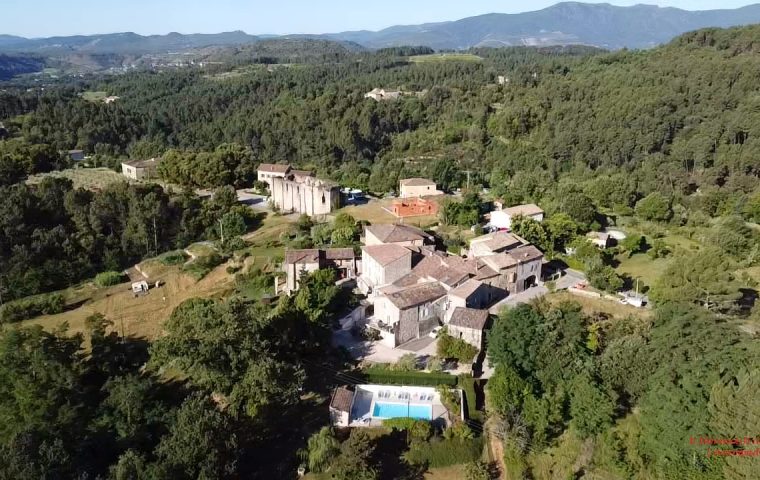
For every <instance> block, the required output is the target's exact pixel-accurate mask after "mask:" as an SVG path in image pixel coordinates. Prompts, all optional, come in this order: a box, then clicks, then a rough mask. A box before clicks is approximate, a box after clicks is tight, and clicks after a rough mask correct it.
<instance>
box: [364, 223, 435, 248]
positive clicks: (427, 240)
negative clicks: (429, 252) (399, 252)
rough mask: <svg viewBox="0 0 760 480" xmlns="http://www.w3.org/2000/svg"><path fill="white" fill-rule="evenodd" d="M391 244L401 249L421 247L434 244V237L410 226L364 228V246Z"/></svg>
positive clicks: (389, 225) (384, 225)
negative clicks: (399, 246)
mask: <svg viewBox="0 0 760 480" xmlns="http://www.w3.org/2000/svg"><path fill="white" fill-rule="evenodd" d="M389 243H393V244H396V245H401V246H402V247H421V246H423V245H432V244H434V243H435V237H433V236H432V235H430V234H429V233H425V232H424V231H423V230H421V229H419V228H417V227H412V226H410V225H402V224H394V223H379V224H375V225H367V226H366V227H364V244H365V245H367V246H370V245H386V244H389Z"/></svg>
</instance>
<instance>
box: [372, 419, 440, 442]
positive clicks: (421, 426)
mask: <svg viewBox="0 0 760 480" xmlns="http://www.w3.org/2000/svg"><path fill="white" fill-rule="evenodd" d="M383 426H384V427H386V428H392V429H395V430H404V431H406V433H407V438H408V439H409V441H410V442H415V441H416V442H425V441H427V440H428V439H429V438H430V435H431V433H432V428H431V425H430V422H428V421H427V420H418V419H416V418H389V419H388V420H383Z"/></svg>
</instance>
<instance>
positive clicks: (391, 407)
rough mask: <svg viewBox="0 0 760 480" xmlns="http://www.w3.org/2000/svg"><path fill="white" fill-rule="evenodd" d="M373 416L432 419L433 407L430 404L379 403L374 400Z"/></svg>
mask: <svg viewBox="0 0 760 480" xmlns="http://www.w3.org/2000/svg"><path fill="white" fill-rule="evenodd" d="M372 416H373V417H375V418H399V417H409V418H419V419H422V420H432V419H433V407H432V406H430V405H414V404H406V403H381V402H375V408H374V410H373V411H372Z"/></svg>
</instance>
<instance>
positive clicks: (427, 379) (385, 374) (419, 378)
mask: <svg viewBox="0 0 760 480" xmlns="http://www.w3.org/2000/svg"><path fill="white" fill-rule="evenodd" d="M362 375H363V376H364V377H365V378H366V380H367V382H369V383H379V384H393V385H417V386H437V385H449V386H452V387H453V386H455V385H456V384H457V377H455V376H453V375H449V374H448V373H427V372H404V371H394V370H386V369H382V368H367V369H364V370H362Z"/></svg>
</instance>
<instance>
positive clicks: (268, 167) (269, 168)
mask: <svg viewBox="0 0 760 480" xmlns="http://www.w3.org/2000/svg"><path fill="white" fill-rule="evenodd" d="M257 171H259V172H270V173H282V174H286V173H288V172H289V171H290V165H282V164H279V163H262V164H261V165H259V168H258V170H257Z"/></svg>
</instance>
